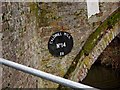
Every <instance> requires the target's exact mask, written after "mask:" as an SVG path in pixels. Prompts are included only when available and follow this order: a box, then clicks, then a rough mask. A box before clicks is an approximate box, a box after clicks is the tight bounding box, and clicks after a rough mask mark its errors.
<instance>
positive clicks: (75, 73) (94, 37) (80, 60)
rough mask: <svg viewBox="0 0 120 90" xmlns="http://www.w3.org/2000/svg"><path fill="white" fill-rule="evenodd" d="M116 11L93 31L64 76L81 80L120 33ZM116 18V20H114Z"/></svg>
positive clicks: (119, 16)
mask: <svg viewBox="0 0 120 90" xmlns="http://www.w3.org/2000/svg"><path fill="white" fill-rule="evenodd" d="M119 10H120V9H118V11H117V12H116V11H115V12H114V13H113V14H112V15H111V16H110V17H109V18H107V19H106V20H105V21H104V22H102V24H101V25H100V26H99V27H98V28H97V29H96V31H95V32H93V33H92V34H91V35H90V36H89V38H88V40H87V41H86V43H85V44H84V46H83V47H82V50H81V51H80V52H79V54H78V55H77V56H76V58H75V59H74V60H73V62H72V64H71V66H70V68H69V69H68V71H67V73H66V74H65V76H64V78H68V79H70V80H73V81H76V82H79V81H82V80H83V79H84V78H85V77H86V76H87V73H88V71H89V70H90V68H91V66H92V65H93V64H94V62H95V61H96V60H97V58H98V57H99V56H100V55H101V53H102V52H103V51H104V49H105V48H106V47H107V46H108V45H109V44H110V43H111V41H112V40H114V38H115V37H116V36H119V34H120V13H119ZM113 18H114V20H113Z"/></svg>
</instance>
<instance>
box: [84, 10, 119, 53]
mask: <svg viewBox="0 0 120 90" xmlns="http://www.w3.org/2000/svg"><path fill="white" fill-rule="evenodd" d="M119 20H120V9H118V10H117V11H116V12H114V13H113V14H112V15H111V16H110V17H108V18H107V19H106V20H105V21H104V22H103V23H102V24H101V25H100V26H99V27H98V28H97V29H96V30H95V32H93V33H92V34H91V35H90V36H89V38H88V40H87V41H86V43H85V45H84V46H83V49H84V52H85V53H86V54H88V53H89V52H90V51H91V50H92V48H93V47H94V46H95V45H96V43H97V41H98V39H99V38H97V36H99V37H100V36H101V32H103V31H104V32H105V30H106V29H111V28H112V26H114V25H115V23H117V22H118V21H119Z"/></svg>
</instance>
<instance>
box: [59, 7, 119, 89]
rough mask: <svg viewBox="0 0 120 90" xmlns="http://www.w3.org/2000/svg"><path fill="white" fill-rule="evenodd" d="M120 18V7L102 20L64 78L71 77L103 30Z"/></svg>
mask: <svg viewBox="0 0 120 90" xmlns="http://www.w3.org/2000/svg"><path fill="white" fill-rule="evenodd" d="M119 20H120V8H118V9H117V10H116V11H115V12H114V13H113V14H112V15H111V16H109V17H108V18H107V19H106V20H105V21H104V22H102V24H101V25H100V26H99V27H98V28H97V29H96V30H95V32H93V33H92V34H91V35H90V36H89V38H88V39H87V41H86V42H85V44H84V46H83V48H82V50H81V51H80V52H79V53H78V54H77V56H76V57H75V59H74V60H73V62H72V64H71V66H70V67H69V69H68V71H67V73H66V74H65V75H64V78H69V77H70V75H71V73H72V72H73V71H74V70H75V68H76V66H77V64H78V62H79V59H80V58H81V57H82V56H84V55H86V56H87V55H88V54H89V53H90V51H91V50H92V49H93V48H94V46H95V45H96V43H97V42H98V40H99V39H100V38H101V36H102V32H104V33H105V30H106V29H108V28H109V29H110V28H112V27H111V26H114V25H115V24H116V23H117V22H118V21H119ZM98 36H99V37H98ZM81 64H82V61H81ZM59 88H60V87H59Z"/></svg>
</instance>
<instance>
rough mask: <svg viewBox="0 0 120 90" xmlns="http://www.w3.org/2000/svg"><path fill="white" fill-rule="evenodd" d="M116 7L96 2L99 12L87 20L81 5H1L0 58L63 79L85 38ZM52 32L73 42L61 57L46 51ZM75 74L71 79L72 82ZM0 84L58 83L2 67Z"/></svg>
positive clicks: (34, 85)
mask: <svg viewBox="0 0 120 90" xmlns="http://www.w3.org/2000/svg"><path fill="white" fill-rule="evenodd" d="M117 7H118V3H100V9H101V13H100V14H96V15H95V16H92V17H91V18H90V19H89V20H88V18H87V8H86V3H85V2H79V3H78V2H77V3H69V2H66V3H60V2H58V3H23V2H22V3H11V2H10V3H2V34H3V37H2V47H3V49H2V54H3V56H2V57H3V58H5V59H9V60H12V61H14V62H17V63H20V64H24V65H26V66H30V67H33V68H36V69H40V70H42V71H45V72H48V73H52V74H54V75H57V76H61V77H64V75H65V74H66V72H67V71H68V69H69V67H70V66H71V64H72V63H74V62H73V60H77V59H78V58H76V57H77V55H78V54H79V51H80V50H81V49H82V47H83V45H84V43H85V42H86V40H87V39H88V37H89V35H90V34H91V33H93V32H94V31H95V30H96V28H97V27H98V26H99V25H100V24H101V21H103V20H104V19H105V18H107V17H108V15H109V14H110V13H111V12H113V11H114V10H115V9H116V8H117ZM56 31H67V32H69V33H70V34H71V35H72V37H73V40H74V46H73V49H72V51H71V52H70V53H69V54H68V55H66V56H64V57H54V56H52V55H51V54H50V53H49V51H48V47H47V44H48V40H49V38H50V36H51V35H52V34H53V33H54V32H56ZM80 56H82V55H80ZM83 57H84V56H83ZM83 57H82V58H83ZM78 60H79V59H78ZM80 60H82V59H80ZM85 63H92V62H89V60H88V61H87V62H85ZM75 64H76V66H77V63H75ZM73 65H74V64H73ZM88 67H89V66H88ZM78 68H79V67H77V69H78ZM89 68H90V67H89ZM72 71H74V70H71V72H72ZM68 73H70V72H68ZM77 73H78V71H77ZM77 73H76V72H75V73H74V74H73V75H72V77H75V79H76V75H77ZM75 74H76V75H75ZM84 74H86V73H84ZM84 76H85V75H84ZM79 78H83V77H79ZM16 80H17V81H16ZM75 81H76V80H75ZM2 85H3V88H8V87H14V88H16V87H24V88H28V87H29V88H38V87H39V88H57V87H58V84H55V83H52V82H50V81H47V80H43V79H41V78H37V77H34V76H32V75H28V74H25V73H22V72H20V71H17V70H14V69H11V68H8V67H5V66H3V82H2Z"/></svg>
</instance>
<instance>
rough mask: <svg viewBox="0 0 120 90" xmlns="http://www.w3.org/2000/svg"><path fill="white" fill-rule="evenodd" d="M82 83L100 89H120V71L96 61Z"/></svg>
mask: <svg viewBox="0 0 120 90" xmlns="http://www.w3.org/2000/svg"><path fill="white" fill-rule="evenodd" d="M82 83H84V84H86V85H90V86H93V87H96V88H99V89H105V90H106V89H107V90H120V73H119V72H118V71H115V70H113V69H112V68H111V67H104V66H102V65H101V64H99V63H95V64H94V65H92V67H91V69H90V71H89V73H88V75H87V77H86V78H85V79H84V80H83V81H82Z"/></svg>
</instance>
